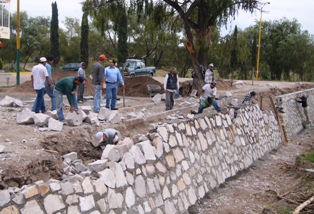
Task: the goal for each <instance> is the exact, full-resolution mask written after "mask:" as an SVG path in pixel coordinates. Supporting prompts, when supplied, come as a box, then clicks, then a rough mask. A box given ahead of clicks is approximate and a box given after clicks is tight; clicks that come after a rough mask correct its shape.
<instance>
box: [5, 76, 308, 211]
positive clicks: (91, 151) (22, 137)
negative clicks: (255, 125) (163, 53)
mask: <svg viewBox="0 0 314 214" xmlns="http://www.w3.org/2000/svg"><path fill="white" fill-rule="evenodd" d="M74 75H76V73H75V72H64V71H58V72H56V71H54V72H53V79H54V80H55V82H57V81H58V80H60V79H61V78H63V77H65V76H74ZM190 83H191V81H185V82H184V83H182V84H181V86H184V89H186V90H188V89H187V88H188V87H189V84H190ZM147 84H157V85H160V86H161V88H162V78H160V79H157V78H150V77H136V78H126V79H125V85H126V90H125V96H126V97H133V98H135V97H137V98H138V99H134V100H136V102H134V103H133V104H132V105H133V106H143V105H144V104H145V103H151V100H150V98H149V94H148V91H147ZM313 87H314V85H313V84H297V83H283V82H277V83H275V82H272V83H268V82H262V81H258V82H255V83H254V85H253V86H252V85H251V82H245V81H244V86H242V87H240V88H237V87H235V86H232V87H231V84H230V82H229V81H225V80H218V83H217V89H218V92H221V93H224V92H231V93H232V94H233V95H234V96H235V97H243V95H244V94H246V93H248V92H249V91H251V90H255V91H256V92H257V93H258V98H259V100H260V99H261V98H263V106H262V108H263V110H265V111H268V110H272V109H271V107H270V104H269V98H268V97H269V96H271V97H274V96H277V95H280V94H286V93H291V92H293V91H299V90H304V89H307V88H313ZM92 94H93V89H92V87H90V86H86V87H85V95H86V96H89V95H92ZM5 95H9V96H12V97H16V98H19V99H21V100H22V101H25V102H29V103H31V101H30V100H31V99H34V97H35V92H34V90H33V89H32V87H31V83H30V81H26V82H24V83H22V84H21V85H20V86H17V87H10V88H0V97H4V96H5ZM119 96H122V90H121V89H119ZM182 99H185V97H183V98H182ZM48 105H49V104H48ZM0 108H1V109H0V110H1V111H0V130H1V132H0V160H1V162H0V190H1V189H5V188H8V187H21V186H22V185H25V184H30V183H33V182H35V181H38V180H44V181H46V180H48V179H49V178H55V179H60V178H62V176H63V170H62V155H64V154H67V153H69V152H73V151H74V152H77V153H78V156H79V158H80V159H82V160H83V162H84V163H85V164H87V163H89V162H92V161H95V160H97V159H99V158H100V156H101V153H102V150H101V149H100V148H94V147H93V146H92V145H91V143H90V139H91V138H92V136H93V134H94V133H95V132H96V131H97V130H95V128H94V127H91V126H90V125H88V124H84V125H82V126H80V127H67V126H65V127H64V129H63V131H62V132H58V133H56V132H47V131H40V130H39V129H38V128H37V127H36V126H34V125H28V126H26V125H17V124H16V122H15V119H16V114H17V113H18V112H19V111H21V109H18V108H13V107H12V108H11V107H8V108H4V107H0ZM119 111H120V110H119ZM151 111H156V109H152V110H151ZM158 122H159V121H158ZM111 127H112V128H117V129H118V130H119V131H120V132H121V133H122V135H124V136H130V137H132V138H134V135H135V134H136V133H138V132H139V129H141V130H140V131H141V132H142V133H147V131H148V130H146V129H147V126H145V125H143V126H138V127H134V130H133V129H132V130H130V127H126V126H124V125H123V124H122V125H119V126H118V125H111ZM130 133H132V134H133V135H132V134H130ZM313 146H314V131H313V130H306V131H304V132H303V133H300V134H299V135H298V136H296V137H295V138H291V139H289V142H288V145H286V146H281V148H278V149H277V150H276V151H273V152H272V153H271V154H269V155H268V156H266V157H264V158H261V159H260V160H259V161H257V162H256V163H255V164H254V166H252V167H250V168H249V169H248V170H246V171H245V172H242V173H240V174H239V175H237V176H236V177H235V178H232V179H229V180H228V181H227V182H226V183H225V184H224V185H222V186H221V187H220V188H219V189H217V190H215V191H212V192H210V193H209V194H207V195H206V197H205V198H204V199H202V200H200V201H199V202H198V204H196V205H195V206H192V207H191V208H190V209H189V212H190V213H215V214H216V213H221V214H228V213H230V214H231V213H232V214H240V213H241V214H244V213H248V214H254V213H263V214H266V213H290V212H291V211H292V210H293V209H294V208H295V207H297V206H298V205H299V204H301V203H302V202H304V201H305V200H307V199H308V198H310V197H311V196H312V195H313V187H314V183H313V179H312V178H313V177H312V175H311V173H305V172H304V171H302V170H301V169H303V168H313V166H312V164H309V163H308V162H307V161H304V160H303V159H302V161H298V162H297V163H298V165H296V162H295V159H296V156H297V155H301V154H303V153H304V152H306V151H309V150H312V149H313ZM1 147H2V148H4V149H3V150H1ZM311 207H312V209H311ZM304 210H305V211H304V212H303V213H314V205H313V204H311V205H309V206H307V207H306V209H304Z"/></svg>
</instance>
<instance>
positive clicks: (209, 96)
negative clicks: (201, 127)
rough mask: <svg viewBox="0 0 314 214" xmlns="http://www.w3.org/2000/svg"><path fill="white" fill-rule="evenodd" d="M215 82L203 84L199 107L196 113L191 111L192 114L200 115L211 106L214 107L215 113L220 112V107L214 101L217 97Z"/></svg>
mask: <svg viewBox="0 0 314 214" xmlns="http://www.w3.org/2000/svg"><path fill="white" fill-rule="evenodd" d="M216 84H217V82H216V81H215V80H214V81H212V82H211V83H210V84H205V85H204V86H203V88H202V94H201V98H200V106H199V108H198V111H197V112H196V111H191V113H192V114H201V113H202V112H203V110H204V109H205V108H207V107H209V106H211V105H213V106H214V108H215V109H216V111H218V112H221V109H220V107H219V106H218V103H217V101H216V99H215V97H216V95H217V88H216Z"/></svg>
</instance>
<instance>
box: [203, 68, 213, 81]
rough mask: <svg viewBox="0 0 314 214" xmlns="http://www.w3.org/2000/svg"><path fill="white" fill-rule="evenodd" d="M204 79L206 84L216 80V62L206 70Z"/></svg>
mask: <svg viewBox="0 0 314 214" xmlns="http://www.w3.org/2000/svg"><path fill="white" fill-rule="evenodd" d="M204 81H205V83H206V84H210V83H211V82H213V81H214V64H213V63H210V64H209V65H208V69H207V70H206V71H205V78H204Z"/></svg>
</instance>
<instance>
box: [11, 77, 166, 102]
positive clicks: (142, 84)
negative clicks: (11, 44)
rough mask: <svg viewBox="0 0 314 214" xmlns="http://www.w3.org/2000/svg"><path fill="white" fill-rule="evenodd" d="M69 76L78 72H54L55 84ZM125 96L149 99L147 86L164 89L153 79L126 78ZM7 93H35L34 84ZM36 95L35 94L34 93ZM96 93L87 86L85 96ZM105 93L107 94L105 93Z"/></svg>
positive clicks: (29, 83) (90, 86)
mask: <svg viewBox="0 0 314 214" xmlns="http://www.w3.org/2000/svg"><path fill="white" fill-rule="evenodd" d="M68 76H76V72H73V71H53V72H52V77H53V80H54V82H55V83H56V82H58V81H59V80H60V79H62V78H64V77H68ZM87 80H89V82H91V79H89V78H87ZM124 82H125V96H130V97H149V93H148V89H147V84H156V85H159V86H161V88H163V85H162V84H161V83H160V82H158V81H156V80H154V79H153V78H150V77H148V76H142V77H134V78H125V79H124ZM6 91H7V92H10V93H16V92H24V93H28V92H34V89H33V87H32V82H31V81H30V80H29V81H26V82H24V83H22V84H20V85H19V86H16V87H13V88H8V89H6ZM34 93H35V92H34ZM93 93H94V87H93V86H92V85H86V86H85V93H84V95H85V96H88V95H92V94H93ZM104 93H105V92H104ZM118 95H120V96H122V95H123V90H122V86H121V85H119V90H118Z"/></svg>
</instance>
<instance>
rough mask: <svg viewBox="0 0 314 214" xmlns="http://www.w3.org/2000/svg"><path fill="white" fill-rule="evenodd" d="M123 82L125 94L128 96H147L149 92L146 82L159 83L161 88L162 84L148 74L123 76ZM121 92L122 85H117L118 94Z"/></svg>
mask: <svg viewBox="0 0 314 214" xmlns="http://www.w3.org/2000/svg"><path fill="white" fill-rule="evenodd" d="M124 84H125V96H128V97H149V92H148V89H147V85H148V84H155V85H159V86H160V87H161V88H163V85H162V84H161V83H160V82H158V81H156V80H155V79H153V78H151V77H148V76H142V77H133V78H125V79H124ZM161 92H163V91H161ZM122 94H123V90H122V86H121V85H119V90H118V95H122Z"/></svg>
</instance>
